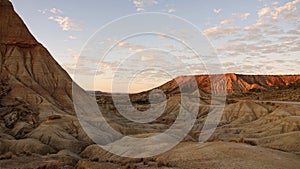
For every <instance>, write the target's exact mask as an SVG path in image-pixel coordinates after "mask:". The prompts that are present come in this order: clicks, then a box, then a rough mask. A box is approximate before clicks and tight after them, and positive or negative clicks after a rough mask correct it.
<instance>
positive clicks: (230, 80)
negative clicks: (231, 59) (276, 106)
mask: <svg viewBox="0 0 300 169" xmlns="http://www.w3.org/2000/svg"><path fill="white" fill-rule="evenodd" d="M192 79H195V80H196V81H197V85H198V86H191V88H197V87H198V88H199V89H201V90H202V91H204V92H210V90H211V87H212V86H213V87H214V89H215V90H217V91H218V90H220V89H222V88H224V87H223V86H224V84H226V91H227V92H228V93H241V92H247V91H249V90H251V89H265V90H267V89H269V88H272V87H283V86H287V85H290V84H294V83H296V82H300V75H240V74H234V73H231V74H225V76H223V75H210V76H208V75H196V76H180V77H177V78H175V79H173V80H171V81H169V82H167V83H165V84H163V85H162V86H160V87H158V88H160V89H162V90H163V91H166V92H172V91H175V90H179V89H178V85H180V86H188V85H191V84H192V85H195V84H194V83H191V81H192ZM211 79H212V80H211ZM211 81H212V82H213V84H211ZM177 92H178V91H177Z"/></svg>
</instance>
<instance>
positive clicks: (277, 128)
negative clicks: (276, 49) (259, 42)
mask: <svg viewBox="0 0 300 169" xmlns="http://www.w3.org/2000/svg"><path fill="white" fill-rule="evenodd" d="M0 58H1V59H0V89H1V94H0V97H1V99H0V110H1V111H0V168H5V169H6V168H7V169H10V168H11V169H13V168H45V169H52V168H78V169H93V168H95V169H98V168H107V169H109V168H149V169H150V168H162V169H164V168H165V169H167V168H170V169H171V168H174V169H181V168H186V169H190V168H201V169H202V168H203V169H204V168H207V169H208V168H216V169H217V168H218V169H219V168H220V169H221V168H224V169H225V168H229V169H230V168H231V169H234V168H246V169H247V168H248V169H252V168H262V169H282V168H285V169H296V168H299V166H300V141H299V140H300V75H242V74H235V73H228V74H225V75H224V76H225V81H218V80H216V81H218V83H213V84H212V83H211V81H210V78H213V79H218V78H219V76H221V75H210V76H208V75H196V76H193V77H192V76H179V77H177V78H176V79H173V80H171V81H169V82H167V83H165V84H161V85H160V86H158V87H156V88H154V89H151V90H148V91H144V92H141V93H134V94H130V100H131V102H132V104H133V106H134V107H135V108H136V109H138V110H140V111H145V110H148V109H149V108H150V107H151V103H150V102H149V94H150V93H151V91H153V90H157V89H159V90H161V91H163V93H164V94H165V95H166V101H164V100H163V101H160V100H159V99H157V100H156V102H155V103H154V104H158V105H159V104H161V103H162V102H164V103H166V107H165V111H164V113H163V114H162V115H161V116H160V117H159V118H157V119H156V120H155V121H153V122H151V123H148V124H144V123H135V122H132V121H130V120H128V119H126V118H125V117H123V116H122V115H121V114H120V113H119V112H118V111H117V109H116V107H115V105H114V102H113V99H112V95H111V94H110V93H104V92H103V93H102V92H95V97H96V99H97V103H98V106H99V109H100V110H101V112H103V116H104V117H105V119H106V121H108V123H109V124H110V126H111V127H113V128H114V129H115V130H117V131H119V132H120V133H122V134H124V135H127V136H131V137H136V138H144V137H149V136H152V135H155V134H157V133H162V132H164V131H166V130H167V129H168V128H170V126H172V124H173V123H174V121H175V120H176V118H177V115H178V112H179V109H180V101H181V97H187V98H188V99H189V103H190V104H189V105H188V107H187V108H186V110H187V111H189V110H190V109H194V107H193V106H191V105H195V106H198V105H199V107H197V108H199V111H198V114H197V118H196V121H195V123H194V124H193V127H192V129H191V130H190V131H189V133H188V134H187V135H186V136H185V137H184V139H183V140H182V141H181V142H180V144H178V145H176V146H175V147H174V148H172V149H171V150H169V151H167V152H165V153H163V154H159V155H157V156H153V157H147V158H126V157H121V156H118V155H114V154H112V153H110V152H108V151H106V150H104V149H102V148H101V147H100V146H98V145H97V144H96V143H94V142H93V140H92V139H90V138H89V136H88V135H87V134H86V132H85V131H84V130H83V129H82V127H81V124H80V122H79V121H78V119H77V115H76V112H75V110H74V105H73V100H72V94H73V93H74V91H75V92H76V91H78V92H79V93H82V95H84V96H83V97H82V98H89V97H91V96H90V95H91V92H87V91H84V90H83V89H82V88H81V87H80V86H79V85H77V84H75V82H73V81H72V79H71V77H70V76H69V75H68V73H67V72H66V71H65V70H64V69H63V68H62V67H61V66H60V65H59V64H58V63H57V62H56V61H55V60H54V58H53V57H52V56H51V54H50V53H49V52H48V50H47V49H46V48H45V47H44V46H43V44H41V43H39V42H38V41H37V40H36V39H35V37H33V35H32V34H31V33H30V31H29V30H28V28H27V27H26V25H25V24H24V22H23V21H22V19H21V18H20V17H19V16H18V14H17V13H16V12H15V11H14V8H13V6H12V3H11V2H10V1H9V0H0ZM191 78H195V79H196V82H197V86H191V85H195V84H193V83H190V81H191ZM224 84H226V93H227V95H226V103H225V107H224V111H223V112H222V116H221V119H220V123H219V124H218V126H217V128H216V130H215V131H214V133H213V134H212V136H210V137H209V139H208V140H207V141H205V142H199V140H198V138H199V135H200V134H201V133H200V131H201V129H202V128H203V126H204V122H205V120H206V118H207V117H208V114H209V112H210V108H211V105H212V104H214V101H216V100H212V97H211V93H210V91H211V88H214V89H218V88H220V86H223V85H224ZM181 88H184V89H191V90H186V91H185V92H186V93H185V95H184V96H182V94H181V90H180V89H181ZM195 88H197V89H198V90H199V93H200V96H198V95H196V94H195V91H194V90H193V89H195ZM72 90H73V93H72ZM92 93H93V92H92ZM122 95H123V94H117V95H116V97H122ZM194 97H199V98H200V102H195V100H194V99H193V98H194ZM194 102H195V104H193V103H194ZM124 104H126V103H124ZM125 108H126V105H124V109H125ZM100 132H101V131H100ZM99 137H103V142H104V144H105V142H108V144H109V143H112V142H121V141H124V140H125V142H126V137H121V138H115V137H109V135H108V134H106V133H103V135H100V136H99ZM123 139H124V140H123ZM124 146H125V147H126V145H124ZM162 146H163V145H162ZM148 148H149V149H150V148H151V145H147V146H145V145H144V144H143V145H139V143H137V144H136V149H137V151H139V150H141V149H142V150H144V151H147V149H148ZM122 150H123V149H120V150H118V151H119V153H120V154H124V155H125V156H126V153H128V152H126V151H124V152H122ZM141 153H143V151H141Z"/></svg>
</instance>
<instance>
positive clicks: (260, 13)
mask: <svg viewBox="0 0 300 169" xmlns="http://www.w3.org/2000/svg"><path fill="white" fill-rule="evenodd" d="M271 11H272V10H271V8H269V7H264V8H262V9H260V10H259V11H258V13H257V15H258V17H262V16H264V15H267V14H269V13H271Z"/></svg>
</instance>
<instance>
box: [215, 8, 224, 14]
mask: <svg viewBox="0 0 300 169" xmlns="http://www.w3.org/2000/svg"><path fill="white" fill-rule="evenodd" d="M213 11H214V13H216V14H219V13H220V12H221V11H222V9H214V10H213Z"/></svg>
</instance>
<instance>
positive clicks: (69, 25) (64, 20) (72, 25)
mask: <svg viewBox="0 0 300 169" xmlns="http://www.w3.org/2000/svg"><path fill="white" fill-rule="evenodd" d="M48 19H50V20H53V21H55V22H57V23H58V24H59V26H60V27H61V28H62V30H64V31H69V30H76V31H79V30H81V25H80V24H78V23H76V22H74V21H72V20H71V19H70V18H69V17H63V16H50V17H49V18H48Z"/></svg>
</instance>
